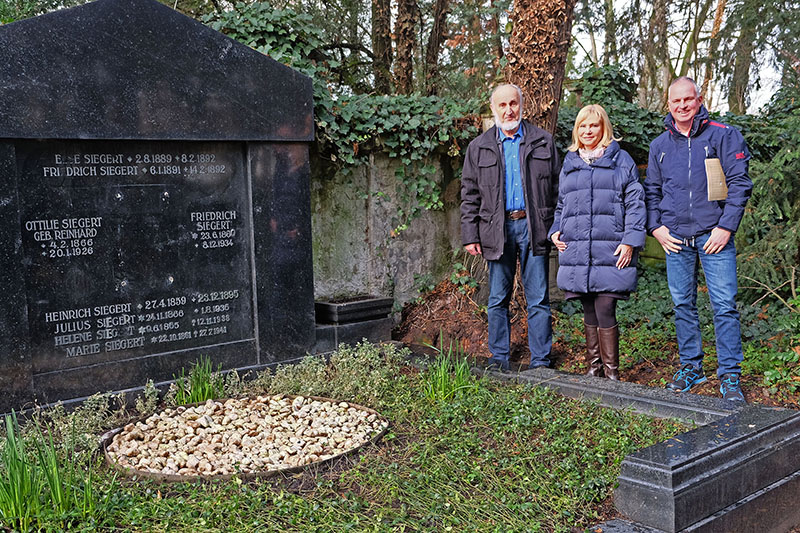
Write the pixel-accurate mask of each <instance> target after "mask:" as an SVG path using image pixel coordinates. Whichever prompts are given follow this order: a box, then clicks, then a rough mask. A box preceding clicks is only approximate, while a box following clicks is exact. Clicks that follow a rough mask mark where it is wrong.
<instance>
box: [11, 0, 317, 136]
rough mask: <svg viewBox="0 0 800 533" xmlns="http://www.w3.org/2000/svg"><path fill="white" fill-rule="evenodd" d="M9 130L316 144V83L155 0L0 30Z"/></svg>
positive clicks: (64, 13)
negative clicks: (289, 141) (314, 119)
mask: <svg viewBox="0 0 800 533" xmlns="http://www.w3.org/2000/svg"><path fill="white" fill-rule="evenodd" d="M0 79H2V80H3V83H0V117H2V120H0V138H26V139H36V138H42V139H55V138H58V139H75V138H80V139H164V140H166V139H172V140H219V139H228V140H242V141H246V140H254V141H266V140H281V141H283V140H293V141H311V140H313V135H314V130H313V116H312V107H313V104H312V87H311V80H310V79H309V78H307V77H306V76H303V75H301V74H299V73H297V72H296V71H293V70H292V69H290V68H288V67H286V66H284V65H281V64H280V63H278V62H276V61H273V60H272V59H271V58H269V57H267V56H265V55H263V54H261V53H259V52H256V51H255V50H252V49H251V48H249V47H247V46H245V45H243V44H241V43H238V42H236V41H234V40H232V39H230V38H228V37H226V36H224V35H222V34H220V33H218V32H216V31H214V30H212V29H211V28H209V27H207V26H205V25H203V24H201V23H199V22H197V21H195V20H194V19H191V18H189V17H186V16H183V15H181V14H180V13H178V12H177V11H174V10H172V9H170V8H169V7H167V6H165V5H163V4H161V3H159V2H157V1H155V0H98V1H96V2H92V3H89V4H86V5H83V6H79V7H75V8H72V9H67V10H59V11H55V12H52V13H49V14H46V15H42V16H40V17H36V18H33V19H28V20H22V21H19V22H14V23H12V24H8V25H5V26H0Z"/></svg>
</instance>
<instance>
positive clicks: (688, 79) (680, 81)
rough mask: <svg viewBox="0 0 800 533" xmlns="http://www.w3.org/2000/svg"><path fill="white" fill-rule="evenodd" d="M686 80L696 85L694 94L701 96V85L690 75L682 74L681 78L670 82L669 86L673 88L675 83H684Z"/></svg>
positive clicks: (693, 85)
mask: <svg viewBox="0 0 800 533" xmlns="http://www.w3.org/2000/svg"><path fill="white" fill-rule="evenodd" d="M684 82H689V83H691V84H692V87H694V95H695V96H697V97H700V86H699V85H697V82H696V81H694V80H693V79H692V78H690V77H689V76H681V77H680V78H677V79H675V81H673V82H672V83H670V84H669V88H670V89H672V87H673V86H674V85H677V84H679V83H684Z"/></svg>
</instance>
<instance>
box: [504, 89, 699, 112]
mask: <svg viewBox="0 0 800 533" xmlns="http://www.w3.org/2000/svg"><path fill="white" fill-rule="evenodd" d="M503 87H513V88H514V89H515V90H516V91H517V96H519V108H520V109H523V108H524V107H525V105H524V104H525V99H524V97H523V96H522V89H520V88H519V86H518V85H514V84H513V83H501V84H500V85H498V86H497V87H495V88H494V89H492V95H491V96H490V97H489V102H494V93H496V92H497V91H499V90H500V89H502V88H503ZM697 94H700V93H697Z"/></svg>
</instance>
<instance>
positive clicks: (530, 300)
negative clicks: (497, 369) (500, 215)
mask: <svg viewBox="0 0 800 533" xmlns="http://www.w3.org/2000/svg"><path fill="white" fill-rule="evenodd" d="M505 224H506V242H505V245H504V246H503V255H502V256H500V259H498V260H497V261H488V263H489V308H488V315H489V351H490V352H492V357H491V358H490V359H489V362H490V363H496V364H498V365H500V366H501V367H503V368H508V357H509V351H510V344H511V321H510V319H509V316H508V304H509V303H510V302H511V295H512V293H513V292H514V275H515V274H516V271H517V256H519V265H520V272H521V273H522V286H523V288H524V289H525V301H526V302H527V305H528V345H529V347H530V350H531V366H532V367H533V366H545V365H549V364H550V359H549V356H550V348H551V347H552V344H553V332H552V325H551V323H550V298H549V295H548V286H547V276H548V256H546V255H532V254H531V246H530V240H529V239H528V222H527V220H525V219H524V218H523V219H521V220H506V221H505Z"/></svg>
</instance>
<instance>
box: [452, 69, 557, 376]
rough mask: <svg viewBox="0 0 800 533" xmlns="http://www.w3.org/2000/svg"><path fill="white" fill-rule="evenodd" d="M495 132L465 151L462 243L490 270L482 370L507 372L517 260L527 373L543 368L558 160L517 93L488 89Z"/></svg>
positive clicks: (516, 89)
mask: <svg viewBox="0 0 800 533" xmlns="http://www.w3.org/2000/svg"><path fill="white" fill-rule="evenodd" d="M490 103H491V108H492V113H493V114H494V120H495V126H494V127H492V128H490V129H489V130H488V131H486V132H484V133H483V134H482V135H480V136H478V137H477V138H476V139H475V140H473V141H472V142H471V143H470V144H469V147H468V148H467V153H466V157H465V159H464V169H463V171H462V176H461V238H462V242H463V244H464V248H465V249H466V250H467V252H469V253H470V254H472V255H483V257H484V258H485V259H486V260H487V262H488V265H489V306H488V315H489V351H490V352H491V353H492V357H491V358H490V359H489V364H490V365H493V366H496V367H497V368H499V369H501V370H508V368H509V355H510V344H511V324H510V320H509V315H508V306H509V303H510V301H511V295H512V292H513V289H514V276H515V274H516V269H517V259H519V266H520V273H521V278H522V286H523V288H524V290H525V300H526V302H527V317H528V345H529V347H530V351H531V360H530V365H529V367H530V368H536V367H546V366H550V359H549V357H550V349H551V346H552V326H551V323H550V321H551V318H550V301H549V297H548V258H549V252H550V241H549V240H548V239H547V232H548V230H549V228H550V225H551V224H552V223H553V212H554V209H555V205H556V199H557V196H558V173H559V170H560V164H559V158H558V154H557V153H556V149H555V145H554V144H553V138H552V136H551V135H550V134H549V133H547V132H546V131H544V130H542V129H539V128H537V127H536V126H534V125H533V124H531V123H530V122H528V121H526V120H522V109H523V97H522V90H521V89H520V88H519V87H517V86H516V85H511V84H503V85H499V86H498V87H496V88H495V89H494V91H493V92H492V96H491V100H490Z"/></svg>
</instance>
